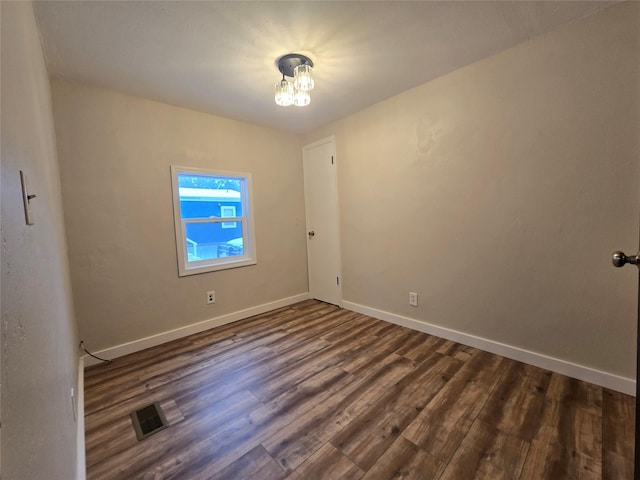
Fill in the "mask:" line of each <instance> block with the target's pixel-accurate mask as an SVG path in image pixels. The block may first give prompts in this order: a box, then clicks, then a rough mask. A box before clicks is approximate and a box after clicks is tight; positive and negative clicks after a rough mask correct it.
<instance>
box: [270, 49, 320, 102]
mask: <svg viewBox="0 0 640 480" xmlns="http://www.w3.org/2000/svg"><path fill="white" fill-rule="evenodd" d="M278 70H280V73H282V80H280V81H279V82H278V83H276V94H275V100H276V103H277V104H278V105H280V106H283V107H288V106H290V105H295V106H297V107H304V106H306V105H309V103H311V93H310V92H311V90H313V87H314V86H315V84H314V82H313V62H312V61H311V59H310V58H309V57H306V56H304V55H301V54H299V53H290V54H288V55H284V56H283V57H280V58H279V59H278ZM285 77H289V78H293V82H290V81H289V80H287V79H286V78H285Z"/></svg>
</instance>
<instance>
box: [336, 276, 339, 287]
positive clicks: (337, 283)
mask: <svg viewBox="0 0 640 480" xmlns="http://www.w3.org/2000/svg"><path fill="white" fill-rule="evenodd" d="M336 285H340V277H336Z"/></svg>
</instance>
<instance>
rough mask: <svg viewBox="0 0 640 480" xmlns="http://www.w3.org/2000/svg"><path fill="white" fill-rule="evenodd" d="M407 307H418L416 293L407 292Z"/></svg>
mask: <svg viewBox="0 0 640 480" xmlns="http://www.w3.org/2000/svg"><path fill="white" fill-rule="evenodd" d="M409 305H411V306H412V307H417V306H418V294H417V293H416V292H409Z"/></svg>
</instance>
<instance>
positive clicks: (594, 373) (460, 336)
mask: <svg viewBox="0 0 640 480" xmlns="http://www.w3.org/2000/svg"><path fill="white" fill-rule="evenodd" d="M343 307H344V308H346V309H347V310H352V311H354V312H358V313H362V314H364V315H368V316H370V317H374V318H377V319H379V320H384V321H385V322H390V323H394V324H396V325H401V326H403V327H407V328H410V329H412V330H417V331H419V332H423V333H428V334H429V335H435V336H437V337H441V338H445V339H447V340H451V341H453V342H457V343H461V344H463V345H468V346H470V347H474V348H478V349H480V350H484V351H486V352H489V353H494V354H496V355H501V356H503V357H507V358H510V359H512V360H517V361H520V362H523V363H527V364H529V365H533V366H536V367H540V368H544V369H546V370H551V371H552V372H556V373H560V374H562V375H566V376H568V377H572V378H577V379H578V380H584V381H585V382H589V383H593V384H595V385H599V386H601V387H605V388H609V389H611V390H615V391H617V392H622V393H625V394H627V395H632V396H635V394H636V382H635V380H634V379H630V378H625V377H620V376H618V375H614V374H611V373H607V372H603V371H600V370H596V369H593V368H590V367H585V366H584V365H578V364H575V363H571V362H567V361H565V360H561V359H559V358H554V357H549V356H547V355H543V354H541V353H536V352H531V351H529V350H524V349H522V348H518V347H513V346H511V345H506V344H504V343H500V342H495V341H493V340H488V339H486V338H482V337H476V336H474V335H469V334H467V333H463V332H459V331H457V330H451V329H448V328H444V327H438V326H436V325H432V324H429V323H426V322H423V321H420V320H415V319H413V318H409V317H404V316H402V315H396V314H395V313H390V312H385V311H383V310H378V309H375V308H371V307H367V306H364V305H359V304H357V303H353V302H343Z"/></svg>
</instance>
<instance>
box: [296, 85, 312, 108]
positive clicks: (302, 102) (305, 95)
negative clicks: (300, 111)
mask: <svg viewBox="0 0 640 480" xmlns="http://www.w3.org/2000/svg"><path fill="white" fill-rule="evenodd" d="M310 103H311V95H309V92H305V91H304V90H297V89H294V94H293V104H294V105H295V106H296V107H305V106H307V105H309V104H310Z"/></svg>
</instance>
